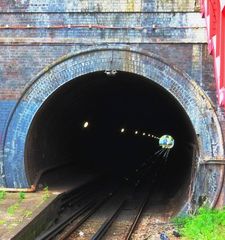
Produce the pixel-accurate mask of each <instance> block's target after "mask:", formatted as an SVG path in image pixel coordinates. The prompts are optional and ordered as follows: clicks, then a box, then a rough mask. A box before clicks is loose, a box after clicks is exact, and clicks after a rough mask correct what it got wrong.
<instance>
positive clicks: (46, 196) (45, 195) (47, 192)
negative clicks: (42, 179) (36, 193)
mask: <svg viewBox="0 0 225 240" xmlns="http://www.w3.org/2000/svg"><path fill="white" fill-rule="evenodd" d="M43 190H44V195H43V200H44V201H45V200H47V199H48V198H49V197H50V193H49V190H48V186H47V187H45V188H44V189H43Z"/></svg>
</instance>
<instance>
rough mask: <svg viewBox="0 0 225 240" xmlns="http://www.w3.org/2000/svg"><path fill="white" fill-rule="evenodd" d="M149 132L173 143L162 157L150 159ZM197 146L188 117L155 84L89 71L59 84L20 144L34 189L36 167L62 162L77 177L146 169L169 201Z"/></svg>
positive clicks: (182, 186) (180, 187)
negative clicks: (172, 139)
mask: <svg viewBox="0 0 225 240" xmlns="http://www.w3.org/2000/svg"><path fill="white" fill-rule="evenodd" d="M85 121H88V122H89V123H90V125H89V127H88V128H86V129H85V128H83V124H84V122H85ZM122 128H124V129H125V132H124V133H121V131H120V130H121V129H122ZM135 131H138V133H139V134H137V135H136V134H135ZM143 133H145V135H143ZM147 134H153V135H155V136H162V135H164V134H170V135H171V136H173V137H174V138H175V141H176V144H175V147H174V149H172V150H171V151H170V153H169V156H168V158H167V159H164V158H163V155H162V154H161V155H159V156H158V155H156V152H157V151H158V150H159V149H160V147H159V145H158V140H156V139H154V138H148V136H147ZM195 144H196V143H195V134H194V130H193V127H192V125H191V122H190V120H189V118H188V116H187V114H186V113H185V111H184V109H183V108H182V107H181V106H180V104H179V103H178V102H177V100H175V99H174V97H173V96H172V95H171V94H169V93H168V92H167V91H166V90H165V89H163V88H162V87H161V86H159V85H157V84H155V83H153V82H152V81H150V80H149V79H146V78H144V77H142V76H140V75H136V74H131V73H127V72H118V73H117V74H116V75H115V76H107V75H106V74H105V73H104V72H95V73H92V74H87V75H84V76H81V77H78V78H76V79H74V80H73V81H71V82H69V83H67V84H65V85H63V86H62V87H61V88H59V89H58V90H57V91H56V92H55V93H53V94H52V95H51V96H50V97H49V98H48V99H47V101H46V102H45V103H44V104H43V105H42V107H41V109H40V110H39V111H38V113H37V114H36V116H35V118H34V120H33V122H32V125H31V127H30V129H29V134H28V137H27V140H26V154H25V164H26V172H27V176H28V178H29V180H30V183H33V181H34V179H35V177H36V174H37V173H38V172H40V171H41V170H42V169H48V168H51V167H52V166H57V165H60V164H61V163H62V164H66V163H69V164H70V168H71V164H72V165H73V166H74V168H75V169H76V171H77V172H78V174H79V175H80V174H83V175H85V174H102V173H103V172H104V174H105V173H107V174H110V175H112V176H114V177H116V178H124V177H127V176H129V178H133V179H134V180H135V179H136V178H137V174H136V173H135V172H136V171H137V169H142V171H143V169H148V170H144V171H143V172H144V175H145V177H148V178H149V181H150V182H155V183H157V184H159V186H160V187H159V189H161V190H162V191H167V190H169V191H170V192H168V194H171V195H173V194H176V193H177V192H180V191H181V192H183V193H184V192H187V187H188V185H189V182H190V176H191V167H192V160H193V154H194V153H193V145H195ZM154 158H155V159H157V161H158V162H157V163H154ZM146 163H147V167H145V168H142V165H143V164H146ZM54 179H55V178H54ZM71 179H72V178H71ZM59 180H60V184H61V181H62V179H61V178H60V179H59ZM54 181H55V180H54ZM56 181H57V180H56ZM66 181H67V180H66ZM50 182H51V181H50ZM50 182H47V183H45V184H47V185H49V183H50Z"/></svg>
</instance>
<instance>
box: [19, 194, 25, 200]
mask: <svg viewBox="0 0 225 240" xmlns="http://www.w3.org/2000/svg"><path fill="white" fill-rule="evenodd" d="M23 199H25V193H24V192H19V201H20V202H21V201H23Z"/></svg>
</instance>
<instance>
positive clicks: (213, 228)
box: [173, 207, 225, 240]
mask: <svg viewBox="0 0 225 240" xmlns="http://www.w3.org/2000/svg"><path fill="white" fill-rule="evenodd" d="M173 223H174V224H175V225H176V227H177V229H178V231H179V232H180V233H181V235H182V237H183V239H188V240H224V239H225V207H224V208H223V209H221V210H219V209H210V208H208V207H201V208H199V210H198V211H197V213H196V214H195V215H190V216H185V217H177V218H174V219H173Z"/></svg>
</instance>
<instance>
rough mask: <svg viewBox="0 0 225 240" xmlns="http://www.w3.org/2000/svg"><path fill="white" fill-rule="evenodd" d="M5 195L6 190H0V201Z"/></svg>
mask: <svg viewBox="0 0 225 240" xmlns="http://www.w3.org/2000/svg"><path fill="white" fill-rule="evenodd" d="M5 197H6V192H5V191H0V201H1V200H4V199H5Z"/></svg>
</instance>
